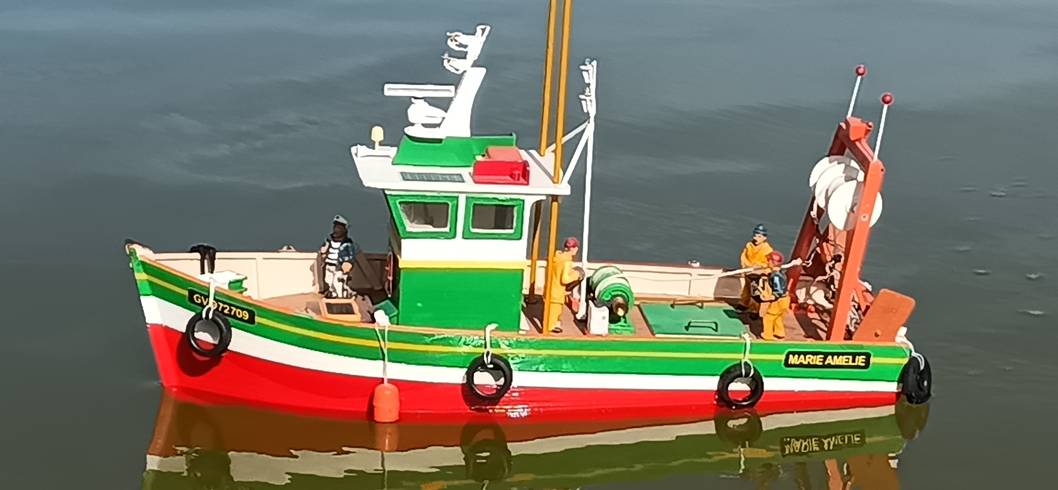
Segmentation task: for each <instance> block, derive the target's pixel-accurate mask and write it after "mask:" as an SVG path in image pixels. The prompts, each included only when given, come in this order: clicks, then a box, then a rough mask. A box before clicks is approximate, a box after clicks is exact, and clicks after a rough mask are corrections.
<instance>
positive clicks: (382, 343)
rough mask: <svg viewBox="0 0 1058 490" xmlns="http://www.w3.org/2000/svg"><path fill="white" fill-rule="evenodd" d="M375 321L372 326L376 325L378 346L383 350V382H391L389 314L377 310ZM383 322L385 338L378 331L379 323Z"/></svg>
mask: <svg viewBox="0 0 1058 490" xmlns="http://www.w3.org/2000/svg"><path fill="white" fill-rule="evenodd" d="M374 317H375V323H374V324H372V326H374V327H375V337H377V338H378V348H379V349H381V350H382V382H383V383H389V315H386V312H384V311H382V310H375V313H374ZM380 323H381V324H382V328H383V330H384V331H385V338H383V334H382V333H381V332H379V331H378V325H379V324H380Z"/></svg>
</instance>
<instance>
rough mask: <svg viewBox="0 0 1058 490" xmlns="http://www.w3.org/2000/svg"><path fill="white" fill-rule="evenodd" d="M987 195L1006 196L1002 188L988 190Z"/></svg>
mask: <svg viewBox="0 0 1058 490" xmlns="http://www.w3.org/2000/svg"><path fill="white" fill-rule="evenodd" d="M988 195H989V196H992V197H1007V192H1006V191H1004V190H995V191H992V192H989V193H988Z"/></svg>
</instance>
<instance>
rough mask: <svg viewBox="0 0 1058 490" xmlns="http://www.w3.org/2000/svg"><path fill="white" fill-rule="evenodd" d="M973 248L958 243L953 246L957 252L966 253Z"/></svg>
mask: <svg viewBox="0 0 1058 490" xmlns="http://www.w3.org/2000/svg"><path fill="white" fill-rule="evenodd" d="M973 249H974V248H973V247H972V246H970V245H956V246H955V247H953V248H952V250H954V251H956V252H959V253H966V252H969V251H971V250H973Z"/></svg>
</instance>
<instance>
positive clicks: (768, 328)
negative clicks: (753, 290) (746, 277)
mask: <svg viewBox="0 0 1058 490" xmlns="http://www.w3.org/2000/svg"><path fill="white" fill-rule="evenodd" d="M782 262H783V256H782V254H781V253H779V252H772V253H770V254H768V265H769V266H771V268H772V270H771V273H769V274H768V285H769V286H770V287H771V301H768V302H766V303H765V304H766V305H767V307H766V308H765V310H764V331H763V334H762V337H764V339H765V340H782V339H784V338H786V326H785V325H783V322H782V319H783V316H784V315H785V314H786V310H789V309H790V295H789V294H787V291H786V282H787V279H786V272H785V271H783V270H782V269H780V267H782Z"/></svg>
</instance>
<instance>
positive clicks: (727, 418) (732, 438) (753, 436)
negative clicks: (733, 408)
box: [713, 410, 764, 447]
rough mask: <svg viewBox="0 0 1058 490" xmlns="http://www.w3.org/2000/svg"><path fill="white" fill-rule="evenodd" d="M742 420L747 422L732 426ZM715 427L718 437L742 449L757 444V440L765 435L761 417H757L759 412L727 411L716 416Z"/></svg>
mask: <svg viewBox="0 0 1058 490" xmlns="http://www.w3.org/2000/svg"><path fill="white" fill-rule="evenodd" d="M740 419H745V421H744V422H742V423H740V424H734V425H732V424H731V422H733V421H737V420H740ZM713 426H714V428H715V429H716V436H717V437H719V438H720V440H722V441H726V442H728V443H731V444H734V445H735V446H740V447H741V446H749V445H751V444H753V443H754V442H757V439H760V435H761V434H763V433H764V425H763V424H762V423H761V421H760V415H757V412H755V411H752V410H749V411H737V412H729V411H726V410H725V411H722V412H719V413H717V414H716V418H714V419H713Z"/></svg>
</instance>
